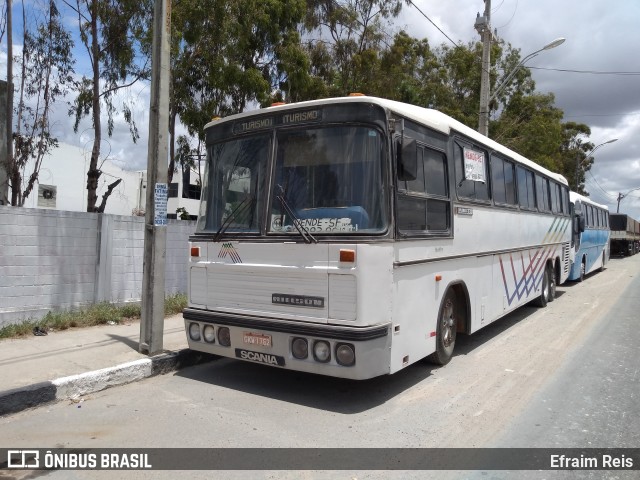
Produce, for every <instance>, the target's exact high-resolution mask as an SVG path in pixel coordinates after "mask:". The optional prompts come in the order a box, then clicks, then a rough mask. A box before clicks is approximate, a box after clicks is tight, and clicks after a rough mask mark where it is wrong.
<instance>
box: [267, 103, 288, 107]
mask: <svg viewBox="0 0 640 480" xmlns="http://www.w3.org/2000/svg"><path fill="white" fill-rule="evenodd" d="M286 104H287V103H286V102H273V103H272V104H271V106H272V107H281V106H282V105H286Z"/></svg>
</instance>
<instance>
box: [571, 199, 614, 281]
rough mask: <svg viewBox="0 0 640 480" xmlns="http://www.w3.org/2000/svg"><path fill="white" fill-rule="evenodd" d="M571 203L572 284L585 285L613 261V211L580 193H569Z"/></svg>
mask: <svg viewBox="0 0 640 480" xmlns="http://www.w3.org/2000/svg"><path fill="white" fill-rule="evenodd" d="M569 199H570V201H571V217H572V218H573V235H572V236H571V261H572V265H571V271H570V272H569V280H574V281H578V282H581V281H582V280H584V277H585V275H587V274H589V273H591V272H594V271H595V270H600V271H602V270H603V269H604V267H605V265H606V264H607V262H608V261H609V256H610V251H609V237H610V234H611V232H610V230H609V208H608V207H606V206H605V205H600V204H597V203H595V202H594V201H593V200H590V199H589V198H587V197H584V196H582V195H580V194H579V193H576V192H569Z"/></svg>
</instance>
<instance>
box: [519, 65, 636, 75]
mask: <svg viewBox="0 0 640 480" xmlns="http://www.w3.org/2000/svg"><path fill="white" fill-rule="evenodd" d="M529 68H530V69H531V70H547V71H550V72H565V73H584V74H588V75H618V76H638V75H640V72H603V71H598V70H570V69H566V68H544V67H529Z"/></svg>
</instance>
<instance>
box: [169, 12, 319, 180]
mask: <svg viewBox="0 0 640 480" xmlns="http://www.w3.org/2000/svg"><path fill="white" fill-rule="evenodd" d="M247 12H251V14H247ZM304 13H305V2H304V0H269V1H259V0H230V1H229V0H226V1H223V0H184V1H182V2H180V3H179V4H176V6H175V8H174V11H173V22H172V59H171V63H172V70H171V71H172V89H171V105H170V109H171V111H170V138H171V140H170V142H171V147H170V164H169V178H170V179H171V178H172V176H173V173H174V172H175V171H176V170H177V165H178V164H179V158H178V155H176V152H175V144H176V141H175V138H176V132H175V129H176V122H177V119H178V118H179V120H180V121H181V122H182V124H184V125H185V126H186V128H187V131H188V133H189V135H190V136H191V137H196V138H197V143H198V145H200V144H202V143H203V142H204V138H202V133H203V127H204V125H205V124H206V123H207V122H209V121H210V120H211V119H212V118H213V117H217V116H225V115H229V114H233V113H239V112H242V111H244V110H245V108H247V106H249V105H250V104H254V105H255V104H261V105H267V104H269V103H270V102H271V100H272V99H273V98H281V97H282V92H278V93H274V92H276V91H278V90H280V89H285V90H287V89H288V90H296V89H298V88H302V87H300V85H301V84H303V83H304V82H305V81H306V78H307V73H306V68H307V66H308V64H307V63H305V60H306V56H305V54H304V51H303V49H302V47H301V46H300V38H299V36H298V32H297V27H298V25H299V24H300V22H301V21H302V19H303V18H304ZM287 94H288V93H287ZM196 148H197V149H198V151H199V147H196Z"/></svg>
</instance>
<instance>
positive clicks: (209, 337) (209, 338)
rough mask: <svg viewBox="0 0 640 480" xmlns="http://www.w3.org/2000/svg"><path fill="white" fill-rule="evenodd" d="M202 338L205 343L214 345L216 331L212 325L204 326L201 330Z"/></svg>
mask: <svg viewBox="0 0 640 480" xmlns="http://www.w3.org/2000/svg"><path fill="white" fill-rule="evenodd" d="M202 336H203V337H204V341H205V342H207V343H214V342H215V341H216V329H215V328H213V326H212V325H205V326H204V328H203V329H202Z"/></svg>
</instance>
